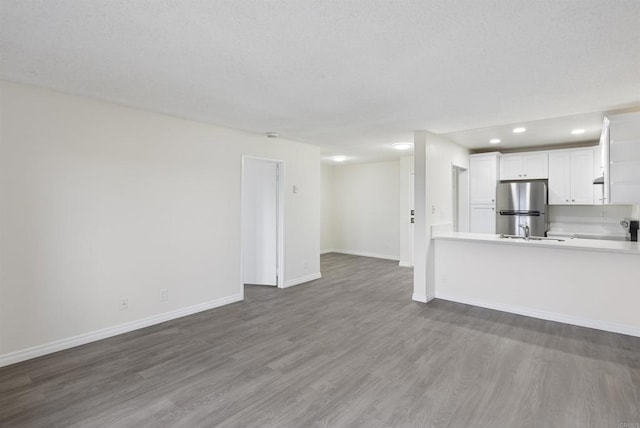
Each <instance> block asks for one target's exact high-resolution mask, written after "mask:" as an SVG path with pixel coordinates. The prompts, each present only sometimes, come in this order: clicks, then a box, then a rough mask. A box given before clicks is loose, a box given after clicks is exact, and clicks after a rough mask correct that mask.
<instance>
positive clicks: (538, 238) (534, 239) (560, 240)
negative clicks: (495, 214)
mask: <svg viewBox="0 0 640 428" xmlns="http://www.w3.org/2000/svg"><path fill="white" fill-rule="evenodd" d="M500 239H521V240H523V241H526V240H527V238H525V237H524V236H520V235H504V234H500ZM569 239H571V238H569ZM529 241H556V242H564V241H566V239H563V238H548V237H546V236H530V237H529Z"/></svg>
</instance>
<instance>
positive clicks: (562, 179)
mask: <svg viewBox="0 0 640 428" xmlns="http://www.w3.org/2000/svg"><path fill="white" fill-rule="evenodd" d="M593 163H594V162H593V149H592V148H585V149H571V150H553V151H550V152H549V204H550V205H593V203H594V190H593V179H594V175H593V172H594V171H593V169H594V168H593Z"/></svg>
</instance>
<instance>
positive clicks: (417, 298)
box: [411, 293, 428, 303]
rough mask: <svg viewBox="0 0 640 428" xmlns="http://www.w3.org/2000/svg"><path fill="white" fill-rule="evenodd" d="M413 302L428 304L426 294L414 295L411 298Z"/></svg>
mask: <svg viewBox="0 0 640 428" xmlns="http://www.w3.org/2000/svg"><path fill="white" fill-rule="evenodd" d="M411 300H413V301H414V302H421V303H427V302H428V300H427V295H426V294H417V293H413V296H411Z"/></svg>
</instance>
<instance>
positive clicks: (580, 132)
mask: <svg viewBox="0 0 640 428" xmlns="http://www.w3.org/2000/svg"><path fill="white" fill-rule="evenodd" d="M571 133H572V134H573V135H580V134H584V129H574V130H573V131H571Z"/></svg>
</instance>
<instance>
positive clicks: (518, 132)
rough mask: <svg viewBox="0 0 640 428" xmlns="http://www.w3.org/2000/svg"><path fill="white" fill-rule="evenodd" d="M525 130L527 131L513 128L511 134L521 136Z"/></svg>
mask: <svg viewBox="0 0 640 428" xmlns="http://www.w3.org/2000/svg"><path fill="white" fill-rule="evenodd" d="M526 130H527V128H522V127H518V128H513V133H514V134H522V133H523V132H524V131H526Z"/></svg>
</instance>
